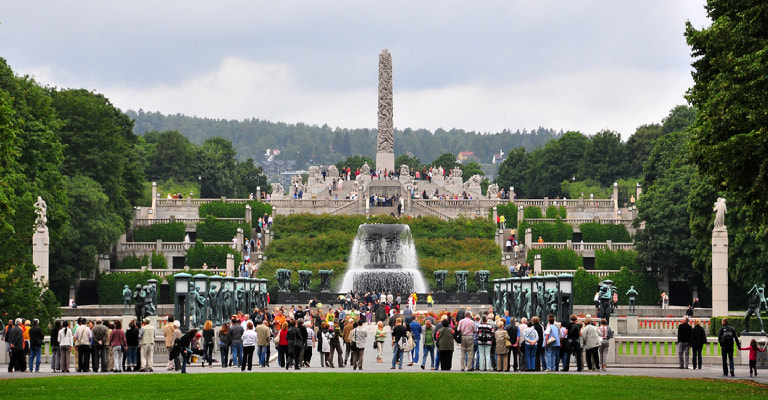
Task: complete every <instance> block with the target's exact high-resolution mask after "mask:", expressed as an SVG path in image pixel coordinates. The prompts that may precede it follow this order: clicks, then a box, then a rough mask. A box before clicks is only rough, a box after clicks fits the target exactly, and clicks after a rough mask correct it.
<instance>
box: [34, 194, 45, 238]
mask: <svg viewBox="0 0 768 400" xmlns="http://www.w3.org/2000/svg"><path fill="white" fill-rule="evenodd" d="M35 214H37V218H35V228H36V229H37V230H38V231H41V232H42V231H45V230H47V229H48V227H47V226H46V224H47V223H48V205H47V204H46V203H45V200H43V198H42V197H40V196H37V202H35Z"/></svg>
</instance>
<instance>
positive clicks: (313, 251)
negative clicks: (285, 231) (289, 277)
mask: <svg viewBox="0 0 768 400" xmlns="http://www.w3.org/2000/svg"><path fill="white" fill-rule="evenodd" d="M354 239H355V234H354V233H348V232H330V233H325V234H321V235H316V236H301V235H291V236H287V237H284V238H282V239H279V240H278V239H275V240H273V241H272V242H271V243H270V244H269V246H267V248H266V250H265V252H264V254H265V255H266V256H267V259H268V260H269V259H277V260H280V261H285V262H305V263H315V262H324V261H333V260H343V261H346V260H347V258H348V257H349V253H350V251H351V249H352V242H353V241H354Z"/></svg>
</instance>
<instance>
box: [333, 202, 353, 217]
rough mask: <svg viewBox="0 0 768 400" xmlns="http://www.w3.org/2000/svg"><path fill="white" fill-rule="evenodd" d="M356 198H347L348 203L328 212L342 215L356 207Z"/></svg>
mask: <svg viewBox="0 0 768 400" xmlns="http://www.w3.org/2000/svg"><path fill="white" fill-rule="evenodd" d="M357 202H358V200H349V203H347V204H344V205H342V206H341V207H338V208H334V209H333V210H331V212H330V213H329V214H331V215H343V214H347V211H349V210H353V209H356V208H357V205H358V203H357Z"/></svg>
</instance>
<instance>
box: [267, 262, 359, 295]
mask: <svg viewBox="0 0 768 400" xmlns="http://www.w3.org/2000/svg"><path fill="white" fill-rule="evenodd" d="M280 268H285V269H289V270H291V271H293V274H292V275H291V283H290V285H288V288H289V289H290V290H291V292H297V291H298V290H299V272H298V271H299V270H302V269H303V270H308V271H312V277H311V278H310V281H309V291H310V292H319V291H320V273H319V271H320V270H333V276H332V277H331V291H335V290H337V289H338V288H339V286H341V282H342V280H343V279H344V274H345V273H346V272H347V263H346V261H341V260H335V261H323V262H318V263H304V262H298V261H281V260H274V259H269V258H268V259H267V261H264V262H263V263H262V264H261V267H260V268H259V271H258V273H257V274H256V277H257V278H262V279H267V280H268V283H267V291H269V292H270V293H271V294H272V296H273V298H274V295H275V293H277V290H278V286H277V280H276V279H275V272H276V271H277V270H278V269H280Z"/></svg>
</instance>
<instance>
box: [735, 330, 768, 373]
mask: <svg viewBox="0 0 768 400" xmlns="http://www.w3.org/2000/svg"><path fill="white" fill-rule="evenodd" d="M766 347H768V342H765V343H764V344H763V347H762V348H760V347H758V346H757V340H755V339H752V341H751V342H749V347H739V350H749V376H752V371H755V376H757V352H758V351H759V352H763V351H765V348H766Z"/></svg>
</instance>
